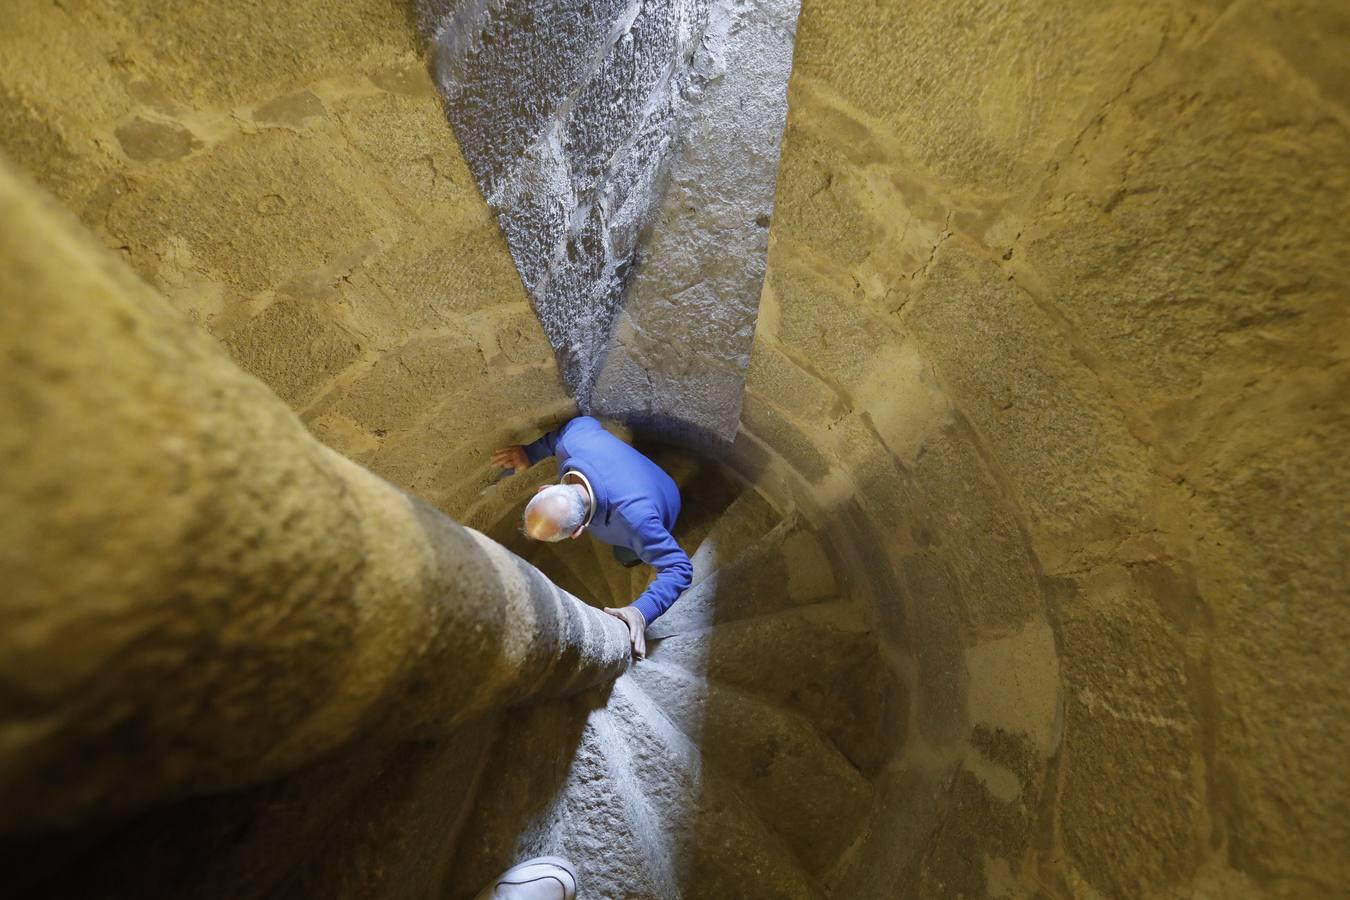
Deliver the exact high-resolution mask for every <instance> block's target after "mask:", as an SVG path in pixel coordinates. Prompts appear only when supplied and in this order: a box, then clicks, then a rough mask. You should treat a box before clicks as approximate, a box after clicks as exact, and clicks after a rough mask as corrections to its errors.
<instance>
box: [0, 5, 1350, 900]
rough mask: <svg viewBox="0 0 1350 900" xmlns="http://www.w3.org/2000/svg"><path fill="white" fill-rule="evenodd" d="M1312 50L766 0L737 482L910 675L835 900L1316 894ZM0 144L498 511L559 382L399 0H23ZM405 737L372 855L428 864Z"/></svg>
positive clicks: (1319, 787) (363, 420) (1333, 668)
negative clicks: (791, 509)
mask: <svg viewBox="0 0 1350 900" xmlns="http://www.w3.org/2000/svg"><path fill="white" fill-rule="evenodd" d="M1347 46H1350V16H1348V15H1347V14H1346V13H1345V12H1344V11H1343V10H1342V9H1341V8H1340V7H1338V6H1337V5H1336V4H1332V3H1314V2H1297V0H1279V2H1275V3H1266V4H1260V3H1255V2H1244V0H1238V2H1236V3H1232V4H1229V5H1227V6H1221V5H1217V4H1209V3H1203V2H1190V3H1183V2H1161V3H1147V4H1140V3H1106V4H1056V3H1042V2H1033V3H1022V4H1011V3H1009V4H987V3H980V2H974V0H956V2H951V3H944V4H909V3H903V2H861V0H805V2H804V3H803V9H802V17H801V21H800V24H799V32H798V43H797V53H796V62H795V70H794V74H793V77H792V82H791V87H790V111H789V122H788V130H787V134H786V140H785V143H784V149H783V160H782V169H781V172H780V175H779V185H778V195H777V209H776V211H775V214H774V218H773V224H772V231H771V247H770V260H769V271H768V276H767V283H766V289H765V294H764V298H763V303H762V305H761V315H760V322H759V326H758V331H757V336H756V345H755V351H754V356H753V359H752V364H751V372H750V378H749V383H748V393H747V397H746V406H745V413H744V416H743V424H744V434H743V435H742V437H741V438H740V440H738V443H737V445H736V447H735V448H734V450H733V451H732V453H731V454H730V455H729V459H731V460H732V461H733V462H734V463H735V464H736V465H738V466H739V467H740V469H741V470H742V471H743V472H745V473H747V474H749V475H750V476H751V477H752V478H755V479H758V480H760V482H761V483H762V484H763V486H764V488H765V490H766V491H768V492H770V493H780V494H789V493H790V494H794V495H796V496H797V498H798V500H799V501H800V502H801V503H802V504H803V505H804V506H806V507H808V508H811V509H812V510H813V511H814V515H816V516H817V517H818V519H819V521H820V522H821V523H823V524H825V525H827V526H829V527H830V528H831V529H832V533H833V535H834V540H833V544H834V548H833V552H835V553H836V554H837V555H839V557H840V563H841V566H842V569H843V570H844V571H846V572H848V573H850V577H851V579H852V585H853V586H854V587H856V588H857V589H859V590H867V591H870V592H871V593H872V594H873V596H874V597H875V598H876V610H875V614H876V628H877V633H878V635H879V636H880V637H881V639H882V640H883V641H884V642H885V644H886V647H887V652H888V655H889V658H891V659H892V661H893V662H894V664H895V665H896V667H897V669H898V670H899V671H901V672H903V673H904V674H905V677H906V679H907V681H908V686H909V691H910V694H911V701H912V702H911V709H912V713H911V721H910V722H909V723H908V727H907V741H906V745H905V746H906V750H905V752H904V753H902V754H901V757H900V759H899V761H898V762H897V764H896V766H895V767H894V770H893V771H891V772H889V773H888V775H887V779H888V781H887V784H886V786H885V787H884V789H883V790H882V792H881V796H882V809H881V811H880V814H879V815H878V816H877V817H876V819H875V821H874V825H873V827H872V829H871V831H870V832H869V835H868V837H867V838H866V839H865V840H864V841H862V842H860V844H859V845H858V846H857V847H856V848H854V851H853V855H852V858H851V864H850V867H846V868H845V874H844V875H843V876H842V878H843V880H842V882H841V884H840V885H839V886H838V895H839V896H858V897H863V896H892V895H894V894H895V893H897V892H906V893H912V894H914V895H918V896H949V895H956V894H962V893H963V894H966V895H968V896H980V895H1009V894H1013V895H1016V894H1027V893H1034V892H1036V891H1041V892H1044V893H1049V894H1052V895H1075V896H1092V895H1094V894H1099V895H1104V896H1130V897H1133V896H1192V895H1196V896H1242V895H1257V894H1261V893H1265V894H1270V895H1275V896H1290V897H1307V896H1332V895H1334V894H1335V893H1336V892H1337V891H1339V890H1341V886H1342V885H1343V884H1344V883H1346V881H1347V879H1350V870H1347V868H1346V866H1347V864H1346V859H1347V855H1346V853H1345V848H1346V847H1347V846H1350V785H1347V776H1346V774H1345V766H1344V762H1343V759H1344V756H1345V747H1346V746H1350V724H1348V723H1350V700H1347V690H1346V684H1347V683H1350V651H1347V649H1346V648H1347V647H1350V615H1348V614H1347V612H1346V610H1347V597H1346V584H1347V571H1346V559H1347V558H1348V557H1350V553H1347V548H1346V539H1345V534H1346V527H1345V526H1346V523H1345V521H1344V510H1345V509H1346V508H1347V507H1348V506H1350V497H1348V496H1347V493H1348V492H1350V491H1348V489H1347V486H1346V485H1347V480H1346V478H1345V464H1344V460H1345V459H1346V458H1348V457H1350V423H1348V422H1347V414H1346V409H1345V406H1346V404H1345V400H1344V397H1345V396H1347V394H1348V393H1350V391H1347V387H1348V386H1347V377H1346V355H1347V354H1346V343H1347V326H1346V323H1345V308H1346V303H1345V294H1346V287H1345V276H1346V274H1347V273H1346V263H1345V260H1346V259H1347V258H1350V226H1347V222H1350V139H1348V136H1347V125H1348V124H1350V117H1348V115H1347V107H1348V106H1350V64H1348V63H1347V62H1346V60H1350V52H1347ZM0 149H2V150H3V151H4V152H5V153H7V154H8V155H9V156H11V157H12V158H13V159H14V160H16V161H17V162H18V163H19V165H20V166H21V167H22V168H24V169H26V170H28V171H29V172H30V173H31V174H33V175H34V176H35V177H36V178H37V180H38V181H39V182H40V183H41V184H43V185H44V186H45V187H46V188H47V189H48V190H50V191H51V192H52V193H54V194H55V195H56V196H57V197H58V198H60V199H61V200H62V201H63V202H64V204H65V205H66V206H68V207H69V208H70V209H71V210H73V211H74V212H75V213H76V214H77V215H79V217H80V218H81V219H82V220H83V221H84V222H85V223H86V224H87V225H88V226H89V227H90V228H91V229H93V231H94V232H95V233H96V234H97V235H98V236H99V237H100V238H101V239H102V240H103V242H104V243H105V244H106V245H108V246H109V247H112V248H115V249H121V251H122V252H123V253H124V254H125V255H126V257H127V258H128V260H129V261H130V263H131V265H132V266H133V267H134V268H135V269H136V270H137V271H138V272H140V273H141V274H142V275H143V276H144V277H145V278H146V279H147V280H149V281H150V282H151V283H152V284H153V285H154V286H156V287H157V288H159V289H160V290H161V291H162V292H164V293H165V294H166V295H167V296H168V297H169V298H170V299H171V300H172V301H173V302H174V303H175V304H176V305H177V306H178V307H179V308H180V309H182V310H183V311H185V312H187V313H188V314H190V315H192V316H193V317H195V318H196V319H197V320H198V321H199V322H201V323H202V324H203V325H204V326H205V327H206V328H207V330H208V331H210V333H211V334H213V335H214V336H215V337H216V338H217V339H218V340H219V341H220V342H221V343H222V344H224V346H225V347H226V348H227V349H228V350H229V352H230V353H231V355H232V356H233V357H234V358H235V359H236V360H237V361H238V362H240V363H241V364H242V365H243V366H244V367H245V368H246V369H248V370H249V371H251V372H253V373H254V374H256V375H258V376H259V377H260V378H262V379H263V380H264V381H265V382H266V383H267V384H268V385H269V386H271V387H272V388H273V389H274V390H276V391H277V392H278V393H280V394H281V396H282V397H283V398H285V399H286V400H287V401H288V402H289V403H290V404H291V405H292V406H293V408H295V409H296V410H297V411H298V412H299V413H300V414H301V417H302V418H303V419H304V421H305V422H306V423H307V424H308V425H309V426H310V427H311V429H312V430H313V431H314V432H315V434H316V435H317V436H319V437H320V438H321V439H322V440H324V441H325V442H326V443H328V444H329V445H330V446H332V447H334V448H335V449H338V450H340V451H342V452H343V453H346V454H347V455H349V456H351V457H352V458H354V459H356V460H357V461H359V462H362V463H365V464H366V465H368V466H370V467H371V468H372V469H374V470H375V471H376V472H377V473H379V474H382V475H384V476H386V477H387V478H389V479H390V480H392V481H393V482H394V483H395V484H397V485H399V486H400V487H403V488H406V489H408V490H411V491H413V492H414V493H416V494H418V495H419V496H422V497H424V498H426V499H428V500H429V501H431V502H432V503H434V504H436V505H438V506H440V507H441V508H442V509H445V510H446V511H448V512H450V513H452V514H455V515H458V516H462V517H464V518H466V519H467V521H469V523H470V524H477V523H479V522H480V521H491V520H492V519H493V518H494V517H495V516H496V515H497V514H498V513H500V512H502V511H503V510H505V509H506V508H507V507H508V506H509V504H510V502H511V500H512V499H513V498H515V497H517V496H518V495H519V493H520V492H521V491H523V490H525V489H526V488H527V486H528V485H527V484H525V482H524V480H523V479H513V480H511V481H509V482H506V483H504V485H503V487H502V488H500V489H492V488H489V486H488V485H489V473H488V470H487V467H486V465H485V454H486V452H487V451H488V450H489V449H490V448H491V447H492V446H494V445H496V444H497V443H499V442H503V441H505V440H507V439H518V438H523V437H527V436H529V435H530V433H531V432H532V431H533V430H534V429H535V427H536V426H537V425H539V424H544V423H547V422H549V421H551V420H553V419H555V418H557V417H560V416H562V415H565V414H566V411H567V410H568V408H569V402H568V400H567V398H566V396H565V395H564V393H563V392H562V390H561V389H560V387H559V386H558V381H557V377H556V373H555V370H554V366H553V361H552V356H551V353H550V352H549V350H548V347H547V344H546V342H545V340H544V338H543V335H542V332H541V331H540V329H539V326H538V325H537V323H536V322H535V320H534V318H533V316H532V314H531V312H530V310H529V307H528V304H527V303H526V299H525V295H524V292H523V290H522V288H521V285H520V281H519V279H518V277H517V275H516V273H515V271H514V269H513V268H512V267H511V262H510V257H509V254H508V253H507V250H506V247H505V244H504V242H503V241H502V239H501V237H500V235H499V233H498V230H497V227H496V225H495V223H494V222H493V221H492V219H491V217H490V214H489V212H488V210H487V209H486V207H485V206H484V204H483V203H482V200H481V198H480V197H479V196H478V194H477V192H476V190H475V189H474V187H473V183H472V181H471V179H470V177H469V174H468V171H467V169H466V167H465V165H464V163H463V160H462V158H461V155H460V152H459V150H458V148H457V147H456V145H455V143H454V139H453V136H452V135H451V133H450V131H449V129H448V128H447V127H446V125H445V123H444V117H443V116H442V113H441V110H440V107H439V104H438V100H437V98H436V96H435V93H434V91H433V88H432V84H431V81H430V79H429V77H428V76H427V74H426V72H425V69H424V65H423V62H422V60H421V58H420V55H419V48H418V47H417V45H416V42H415V39H414V37H413V32H412V28H411V26H410V25H409V22H408V18H407V14H406V12H405V11H404V9H403V7H402V6H401V5H400V4H398V3H396V2H381V0H362V2H355V3H340V4H329V3H318V2H315V0H300V2H292V3H264V2H248V3H222V4H200V3H194V4H174V3H166V2H159V0H128V2H123V3H94V2H85V0H66V2H64V3H61V4H59V5H58V4H55V3H52V4H37V3H22V4H18V5H17V8H16V9H14V10H10V11H9V15H8V16H7V19H6V26H5V28H4V29H3V30H2V31H0ZM407 753H408V754H412V755H415V754H416V753H423V754H424V755H425V756H426V759H425V760H424V761H423V763H421V764H419V765H414V766H409V767H408V769H407V771H409V772H412V773H414V774H413V776H410V778H412V780H411V781H409V783H408V785H405V786H404V787H405V788H406V789H407V796H406V797H405V796H404V795H403V794H399V795H398V796H397V797H395V798H393V799H388V798H386V800H387V808H388V809H389V810H391V812H390V814H389V815H388V816H386V817H385V818H387V819H388V820H389V822H388V823H387V824H388V825H389V828H388V832H389V833H390V834H393V835H395V837H393V838H390V842H389V843H385V844H381V843H379V842H378V841H374V840H372V841H371V846H370V847H369V848H367V849H368V850H369V853H368V855H367V856H364V857H360V858H361V859H363V860H367V859H368V860H371V863H370V866H369V869H370V871H375V870H377V869H378V870H380V871H382V872H398V871H405V870H406V867H403V868H400V867H399V866H398V865H397V864H396V860H395V859H394V858H393V857H391V856H390V855H389V854H390V853H391V852H393V851H390V850H389V848H390V847H398V846H403V844H400V842H403V841H404V838H405V837H406V838H407V841H406V842H405V843H416V840H420V841H422V845H421V846H431V845H430V844H427V842H426V838H425V835H423V836H422V837H417V834H420V832H419V830H418V828H417V827H416V822H417V821H418V820H417V819H415V818H414V817H407V818H404V819H399V818H398V817H400V816H403V813H402V812H401V810H404V809H406V808H409V807H408V806H407V805H400V804H401V803H403V802H404V801H405V800H406V801H407V803H408V804H413V805H415V804H414V803H413V800H409V799H408V798H411V797H413V795H414V794H419V791H418V790H414V788H417V787H418V785H417V784H416V783H415V781H416V778H418V777H422V773H426V772H431V771H433V770H435V766H436V765H444V762H443V760H444V759H447V758H449V757H437V755H436V754H437V751H435V750H432V749H427V748H416V749H415V750H408V751H407ZM355 759H356V762H355V763H352V765H353V766H354V767H355V768H359V769H360V770H361V771H362V772H364V771H365V770H366V769H368V768H369V766H365V767H362V766H360V765H358V764H359V763H361V759H360V758H359V757H357V758H355ZM438 759H439V760H441V762H438V761H437V760H438ZM344 765H346V763H344ZM354 770H355V769H354ZM314 777H315V779H316V781H315V783H317V784H319V785H320V786H321V787H322V786H323V785H324V781H323V778H325V777H327V776H324V775H322V774H320V775H318V776H314ZM427 777H430V776H427ZM340 778H342V779H345V778H346V776H345V775H341V774H340ZM295 790H296V791H297V794H296V796H300V797H306V796H309V795H306V794H305V793H304V790H303V788H296V789H295ZM326 792H327V791H326V789H325V790H321V791H314V792H313V793H314V794H317V795H322V794H324V793H326ZM414 799H415V798H414ZM381 802H385V801H382V800H381V799H380V798H379V797H374V798H373V799H372V800H371V803H370V805H369V808H370V809H371V810H374V811H373V812H371V815H372V817H375V816H378V815H379V814H380V813H379V811H380V810H382V809H385V808H386V807H385V806H380V805H379V804H380V803H381ZM302 805H303V804H302ZM315 809H316V812H315V813H314V814H313V816H312V817H311V818H314V819H317V818H318V817H320V816H321V815H324V814H325V813H323V812H322V811H317V810H318V807H315ZM330 813H331V810H330ZM427 815H429V816H431V818H432V819H434V816H432V814H430V813H427ZM235 819H237V820H239V821H247V814H246V812H241V811H239V810H236V811H235ZM283 824H285V823H283ZM171 825H172V820H169V826H171ZM156 827H159V826H156ZM241 827H242V826H241ZM288 827H289V826H288ZM308 827H309V828H311V829H313V830H314V831H315V833H318V828H319V826H318V825H316V824H315V823H313V822H311V823H309V825H308ZM170 830H171V829H170ZM274 831H275V829H274ZM151 833H153V834H159V832H158V831H153V830H152V831H151ZM133 837H134V835H133ZM414 838H416V840H414ZM129 840H130V839H129ZM140 843H142V844H146V845H148V842H146V841H141V842H140ZM289 846H290V845H288V844H286V843H285V842H284V841H281V842H279V843H277V844H276V845H275V846H274V845H273V844H272V843H270V838H268V839H266V840H263V839H259V843H258V844H257V845H256V847H257V850H256V854H255V855H254V856H248V855H247V854H245V856H244V857H236V858H248V859H255V858H256V859H263V858H265V857H266V856H267V854H268V853H269V852H271V853H272V854H273V855H274V856H275V857H277V859H272V860H269V861H268V862H267V865H270V866H271V867H272V868H274V869H276V868H280V869H285V868H286V860H285V855H286V853H288V852H290V851H289V850H288V849H287V848H288V847H289ZM440 849H441V848H439V847H434V846H433V847H431V849H429V850H426V851H425V854H426V858H427V859H428V860H431V862H428V863H427V865H433V864H442V865H443V864H444V859H443V858H441V857H436V855H435V854H437V853H439V852H440ZM249 852H250V853H252V852H253V851H249ZM296 852H297V853H298V851H296ZM419 852H421V851H419ZM353 858H357V856H356V855H353ZM420 858H421V857H419V859H420ZM438 859H439V862H437V861H436V860H438ZM338 864H339V863H336V862H335V865H338ZM228 874H229V873H228V871H227V872H222V873H221V877H222V878H223V877H224V876H226V875H228ZM372 877H373V876H372ZM316 878H318V876H316ZM318 881H319V882H321V881H322V879H321V878H318ZM218 883H221V884H223V883H225V882H224V881H219V882H218ZM385 884H386V886H387V884H388V882H385ZM371 893H372V894H373V893H378V890H377V889H375V888H373V887H372V889H371Z"/></svg>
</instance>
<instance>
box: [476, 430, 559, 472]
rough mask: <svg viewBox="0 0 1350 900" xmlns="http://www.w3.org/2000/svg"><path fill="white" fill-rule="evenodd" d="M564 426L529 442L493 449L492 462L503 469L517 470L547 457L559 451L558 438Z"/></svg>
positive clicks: (526, 467)
mask: <svg viewBox="0 0 1350 900" xmlns="http://www.w3.org/2000/svg"><path fill="white" fill-rule="evenodd" d="M561 435H562V428H555V429H553V430H552V431H550V432H549V433H548V434H546V435H544V436H543V437H541V438H539V440H537V441H532V442H531V443H528V444H513V445H512V446H510V447H498V448H497V449H496V450H493V451H492V464H493V465H494V466H498V467H500V468H503V469H513V470H515V471H517V472H519V471H521V470H523V469H528V468H529V467H530V466H532V465H534V464H535V463H537V462H539V461H540V460H541V459H547V458H548V457H550V456H553V455H554V454H556V453H557V452H558V438H559V437H560V436H561Z"/></svg>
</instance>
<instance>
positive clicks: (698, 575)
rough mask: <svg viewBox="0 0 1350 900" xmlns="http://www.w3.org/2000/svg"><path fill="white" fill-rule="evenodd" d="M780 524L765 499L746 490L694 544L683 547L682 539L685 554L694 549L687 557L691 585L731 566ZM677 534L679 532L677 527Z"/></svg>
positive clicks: (776, 515)
mask: <svg viewBox="0 0 1350 900" xmlns="http://www.w3.org/2000/svg"><path fill="white" fill-rule="evenodd" d="M781 520H782V516H781V515H780V514H779V512H778V510H776V509H774V507H773V506H772V505H771V504H770V503H769V501H768V500H766V499H764V495H763V494H761V493H760V492H759V491H757V490H755V489H754V488H745V489H744V490H743V491H742V492H741V494H740V495H739V496H738V497H737V498H736V499H735V500H733V501H732V502H731V504H730V505H729V506H727V507H726V509H725V511H723V512H722V514H721V515H720V516H719V517H718V519H717V520H716V522H714V523H713V524H712V526H711V528H709V529H708V530H707V532H706V533H705V534H703V535H700V536H699V537H698V540H697V541H693V537H694V536H693V535H690V543H685V542H684V541H685V539H684V537H683V536H681V546H682V547H684V548H685V549H686V550H688V549H689V547H690V546H693V547H695V548H696V549H695V550H694V551H693V552H692V553H691V554H690V562H692V563H693V565H694V580H693V582H692V583H693V584H698V583H699V582H700V581H702V580H703V579H704V578H707V577H708V575H710V574H711V573H713V572H715V571H716V570H717V569H718V568H720V567H722V566H728V565H730V564H731V563H732V562H734V561H735V560H736V558H737V557H738V556H740V555H741V554H742V553H744V552H745V551H746V550H748V549H749V548H750V547H752V546H754V544H755V543H756V542H758V541H759V540H760V539H761V538H763V537H764V535H766V534H768V533H769V532H770V531H771V530H773V527H774V526H775V525H777V524H778V523H779V522H780V521H781ZM676 531H677V532H678V531H679V528H678V527H677V528H676Z"/></svg>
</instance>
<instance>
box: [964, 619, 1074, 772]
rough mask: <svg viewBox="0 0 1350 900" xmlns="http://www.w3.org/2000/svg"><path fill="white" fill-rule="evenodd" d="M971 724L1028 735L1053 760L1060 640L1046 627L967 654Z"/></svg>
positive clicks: (1037, 626) (1029, 627) (1033, 626)
mask: <svg viewBox="0 0 1350 900" xmlns="http://www.w3.org/2000/svg"><path fill="white" fill-rule="evenodd" d="M966 670H967V672H968V673H969V677H970V693H969V696H968V701H967V702H968V704H969V710H970V719H971V722H973V723H982V724H985V725H989V726H991V727H993V728H1001V729H1003V730H1005V731H1010V732H1014V733H1021V734H1026V735H1029V736H1030V737H1031V738H1032V740H1033V741H1034V742H1035V744H1036V747H1037V748H1038V749H1039V750H1040V751H1041V752H1042V753H1044V754H1045V755H1047V756H1049V755H1050V754H1052V753H1053V752H1054V750H1055V744H1056V743H1057V740H1058V737H1057V731H1058V729H1057V725H1056V720H1057V717H1058V710H1059V659H1058V657H1057V656H1056V655H1055V637H1054V633H1053V632H1052V631H1051V630H1050V626H1049V625H1047V624H1046V623H1045V622H1043V621H1037V622H1030V623H1028V624H1027V625H1026V626H1025V627H1024V628H1022V630H1021V631H1018V632H1017V633H1016V634H1012V635H1009V636H1008V637H1003V638H998V639H997V640H992V641H985V642H984V643H982V644H979V645H977V646H975V647H971V648H970V649H968V650H967V651H966Z"/></svg>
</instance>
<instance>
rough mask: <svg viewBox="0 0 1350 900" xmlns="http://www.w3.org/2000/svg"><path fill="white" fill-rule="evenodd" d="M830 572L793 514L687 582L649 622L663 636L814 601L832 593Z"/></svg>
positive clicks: (657, 635)
mask: <svg viewBox="0 0 1350 900" xmlns="http://www.w3.org/2000/svg"><path fill="white" fill-rule="evenodd" d="M835 590H836V585H835V580H834V572H833V569H832V568H831V565H830V562H829V559H828V558H827V557H826V556H825V552H824V549H823V548H822V547H821V545H820V542H819V540H818V539H817V537H816V536H815V535H814V534H813V533H812V532H811V531H810V529H809V528H807V527H806V525H805V524H804V523H803V522H802V521H801V519H800V518H799V517H798V516H796V515H792V516H789V517H788V518H787V519H784V520H783V521H782V522H780V523H778V524H777V525H776V526H774V528H773V529H772V530H771V531H770V532H769V533H768V534H766V535H764V537H762V538H761V539H760V540H759V541H758V542H757V543H755V545H754V546H753V547H751V548H750V549H749V550H747V551H745V552H744V553H742V554H740V555H739V557H738V558H737V559H736V561H735V562H733V563H732V564H730V565H727V566H723V567H721V568H719V569H717V570H715V571H713V572H711V573H710V574H709V575H708V576H707V577H706V578H704V579H703V580H702V581H700V582H699V583H698V584H696V585H694V586H693V587H691V588H690V589H689V590H687V591H685V593H684V594H683V595H682V596H681V597H680V599H679V600H678V601H677V602H676V603H675V605H674V606H672V607H671V609H670V611H669V612H667V613H666V614H665V615H664V616H662V617H661V618H660V619H658V620H657V621H656V622H654V623H652V627H651V630H650V637H652V638H664V637H669V636H670V635H673V634H679V633H681V632H685V631H697V630H699V629H702V628H707V627H709V626H710V625H716V624H721V623H723V622H730V621H735V620H737V619H748V618H751V617H753V616H760V615H765V614H767V613H774V612H779V611H781V610H784V609H790V608H792V607H797V606H805V605H807V604H811V603H818V602H820V601H821V600H826V599H829V598H831V597H833V596H834V593H835Z"/></svg>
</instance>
